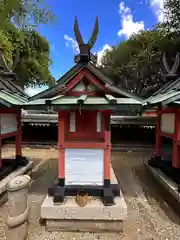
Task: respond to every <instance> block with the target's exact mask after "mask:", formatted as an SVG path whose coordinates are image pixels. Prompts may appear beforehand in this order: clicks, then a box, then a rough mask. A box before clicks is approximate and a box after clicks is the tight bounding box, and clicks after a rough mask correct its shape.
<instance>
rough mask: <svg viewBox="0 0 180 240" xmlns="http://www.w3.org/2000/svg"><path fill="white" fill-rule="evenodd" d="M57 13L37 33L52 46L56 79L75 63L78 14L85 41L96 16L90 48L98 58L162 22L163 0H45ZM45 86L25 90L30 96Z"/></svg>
mask: <svg viewBox="0 0 180 240" xmlns="http://www.w3.org/2000/svg"><path fill="white" fill-rule="evenodd" d="M48 1H49V5H50V6H51V8H52V11H53V12H54V14H55V15H56V21H55V23H54V24H53V25H52V24H48V25H43V26H39V31H40V33H41V34H42V35H43V36H44V37H46V39H47V40H48V41H49V42H50V46H51V57H52V60H53V64H52V66H51V72H52V74H53V76H54V77H55V78H56V79H59V78H60V77H61V76H62V75H63V74H64V73H65V72H66V71H68V70H69V68H71V67H72V65H73V64H74V61H73V59H74V55H75V54H77V43H76V41H75V37H74V32H73V24H74V18H75V16H77V17H78V21H79V26H80V30H81V33H82V35H83V38H84V40H85V41H88V40H89V37H90V35H91V33H92V29H93V26H94V21H95V18H96V16H98V17H99V25H100V31H99V36H98V39H97V42H96V45H95V46H94V48H93V52H97V53H98V60H99V63H100V59H101V57H102V55H103V52H104V50H106V49H108V48H110V46H111V45H113V44H117V43H119V42H121V41H123V40H124V39H128V38H129V36H130V35H131V34H132V33H133V32H138V31H139V30H141V29H150V28H152V26H153V25H155V24H156V23H157V22H158V21H162V17H163V15H162V6H163V0H124V1H120V0H86V1H85V0H84V1H83V0H48ZM44 89H45V88H44V87H43V88H41V89H40V88H35V89H28V93H30V94H31V95H33V94H36V93H38V92H39V91H42V90H44Z"/></svg>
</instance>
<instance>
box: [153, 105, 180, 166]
mask: <svg viewBox="0 0 180 240" xmlns="http://www.w3.org/2000/svg"><path fill="white" fill-rule="evenodd" d="M157 116H158V117H157V124H156V149H155V156H156V157H158V158H161V157H162V137H167V138H170V139H172V141H173V154H172V166H173V167H174V168H180V109H179V108H177V107H165V108H164V109H160V108H159V109H158V110H157Z"/></svg>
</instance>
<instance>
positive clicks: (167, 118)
mask: <svg viewBox="0 0 180 240" xmlns="http://www.w3.org/2000/svg"><path fill="white" fill-rule="evenodd" d="M174 127H175V114H174V113H164V114H162V116H161V132H164V133H170V134H173V133H174Z"/></svg>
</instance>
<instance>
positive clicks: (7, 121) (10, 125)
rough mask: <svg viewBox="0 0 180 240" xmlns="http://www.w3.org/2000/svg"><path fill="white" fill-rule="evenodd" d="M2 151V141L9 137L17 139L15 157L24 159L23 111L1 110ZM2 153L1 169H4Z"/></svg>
mask: <svg viewBox="0 0 180 240" xmlns="http://www.w3.org/2000/svg"><path fill="white" fill-rule="evenodd" d="M0 121H1V133H0V151H1V149H2V141H3V140H4V139H6V138H9V137H15V155H16V159H19V158H21V157H22V148H21V146H22V139H21V136H22V132H21V109H13V108H0ZM1 154H2V153H1V152H0V167H3V162H2V156H1Z"/></svg>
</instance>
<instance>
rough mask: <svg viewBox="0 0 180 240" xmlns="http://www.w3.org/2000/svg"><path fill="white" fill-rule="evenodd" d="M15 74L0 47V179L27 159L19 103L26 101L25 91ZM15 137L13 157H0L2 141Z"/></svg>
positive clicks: (24, 163) (23, 163) (25, 163)
mask: <svg viewBox="0 0 180 240" xmlns="http://www.w3.org/2000/svg"><path fill="white" fill-rule="evenodd" d="M16 81H17V77H16V74H15V73H13V72H12V70H10V69H9V68H8V66H7V64H6V60H5V58H4V55H3V51H2V50H1V49H0V180H2V179H3V178H5V177H6V176H7V175H9V174H10V173H11V172H12V171H14V170H15V169H17V168H18V167H19V166H21V165H27V164H28V160H27V159H26V158H25V157H23V156H22V146H21V145H22V140H21V138H22V136H21V135H22V131H21V108H22V107H21V105H23V104H24V103H25V102H27V101H28V95H27V94H26V92H25V91H24V90H23V89H22V88H21V87H19V86H18V85H17V84H16ZM9 137H15V159H3V158H2V156H1V155H2V153H1V152H2V141H3V140H4V139H7V138H9Z"/></svg>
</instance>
